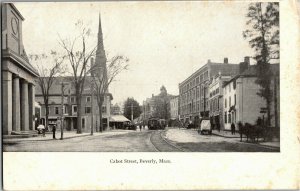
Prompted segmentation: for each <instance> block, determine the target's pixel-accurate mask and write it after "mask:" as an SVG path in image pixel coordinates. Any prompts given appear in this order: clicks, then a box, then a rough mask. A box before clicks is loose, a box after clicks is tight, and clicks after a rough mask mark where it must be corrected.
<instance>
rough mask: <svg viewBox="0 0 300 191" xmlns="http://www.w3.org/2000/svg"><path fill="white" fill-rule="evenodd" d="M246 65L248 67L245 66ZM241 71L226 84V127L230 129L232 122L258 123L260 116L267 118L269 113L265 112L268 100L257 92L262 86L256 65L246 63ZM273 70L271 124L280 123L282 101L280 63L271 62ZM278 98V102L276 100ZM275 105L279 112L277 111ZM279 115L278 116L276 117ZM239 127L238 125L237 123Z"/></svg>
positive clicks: (224, 114)
mask: <svg viewBox="0 0 300 191" xmlns="http://www.w3.org/2000/svg"><path fill="white" fill-rule="evenodd" d="M245 67H246V68H245ZM245 67H244V69H242V70H241V73H240V74H238V75H236V76H235V77H233V78H231V79H230V80H229V81H228V82H226V83H225V84H224V87H223V94H224V111H223V116H224V128H225V130H230V125H231V123H234V124H237V123H238V122H242V123H250V124H256V123H257V120H258V119H259V118H260V119H262V120H265V119H266V117H267V114H266V113H265V111H264V110H265V108H266V101H265V100H264V99H263V98H262V97H260V96H259V95H258V94H257V93H259V90H260V89H261V87H260V86H259V85H258V84H257V83H256V82H255V81H256V79H257V77H256V66H255V65H251V66H249V65H247V64H246V65H245ZM271 71H272V73H273V77H272V80H271V92H272V98H273V99H272V102H271V107H270V109H271V116H272V118H271V126H273V127H276V126H278V125H279V119H280V112H279V111H280V110H279V109H280V101H279V96H280V94H279V92H280V90H279V80H277V79H278V78H279V64H271ZM275 100H277V103H276V102H275ZM275 107H277V108H276V109H277V112H276V113H275V110H276V109H275ZM275 116H277V117H275ZM236 127H237V125H236Z"/></svg>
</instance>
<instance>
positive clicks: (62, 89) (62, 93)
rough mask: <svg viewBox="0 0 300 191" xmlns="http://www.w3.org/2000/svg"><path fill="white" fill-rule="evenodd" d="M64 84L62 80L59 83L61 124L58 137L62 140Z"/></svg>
mask: <svg viewBox="0 0 300 191" xmlns="http://www.w3.org/2000/svg"><path fill="white" fill-rule="evenodd" d="M65 84H67V83H64V82H62V83H61V119H60V120H61V124H60V139H61V140H63V139H64V87H65Z"/></svg>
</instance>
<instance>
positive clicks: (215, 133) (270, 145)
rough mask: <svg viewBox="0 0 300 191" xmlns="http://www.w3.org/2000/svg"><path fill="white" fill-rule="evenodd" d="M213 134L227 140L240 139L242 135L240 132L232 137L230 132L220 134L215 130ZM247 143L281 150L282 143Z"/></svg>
mask: <svg viewBox="0 0 300 191" xmlns="http://www.w3.org/2000/svg"><path fill="white" fill-rule="evenodd" d="M212 134H213V135H216V136H220V137H225V138H240V134H239V133H238V132H236V133H235V135H232V134H231V132H230V131H220V132H219V131H217V130H213V131H212ZM245 138H247V137H246V136H245V135H243V139H245ZM237 141H239V140H237ZM243 142H244V141H243ZM245 143H250V144H259V145H262V146H267V147H274V148H280V142H279V141H272V142H259V143H252V142H245Z"/></svg>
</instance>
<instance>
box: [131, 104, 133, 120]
mask: <svg viewBox="0 0 300 191" xmlns="http://www.w3.org/2000/svg"><path fill="white" fill-rule="evenodd" d="M131 123H133V104H132V103H131Z"/></svg>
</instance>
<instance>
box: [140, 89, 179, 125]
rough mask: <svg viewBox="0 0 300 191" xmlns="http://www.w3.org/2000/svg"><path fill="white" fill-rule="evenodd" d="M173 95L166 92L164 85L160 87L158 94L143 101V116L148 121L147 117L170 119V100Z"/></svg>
mask: <svg viewBox="0 0 300 191" xmlns="http://www.w3.org/2000/svg"><path fill="white" fill-rule="evenodd" d="M173 97H174V96H173V95H171V94H168V93H167V90H166V88H165V86H162V87H161V88H160V94H158V95H156V96H154V94H152V97H151V98H147V99H146V100H145V101H143V110H142V111H143V113H142V114H141V115H143V118H144V120H145V121H148V119H149V118H152V117H155V118H161V119H167V120H168V119H170V117H171V115H170V100H171V98H173Z"/></svg>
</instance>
